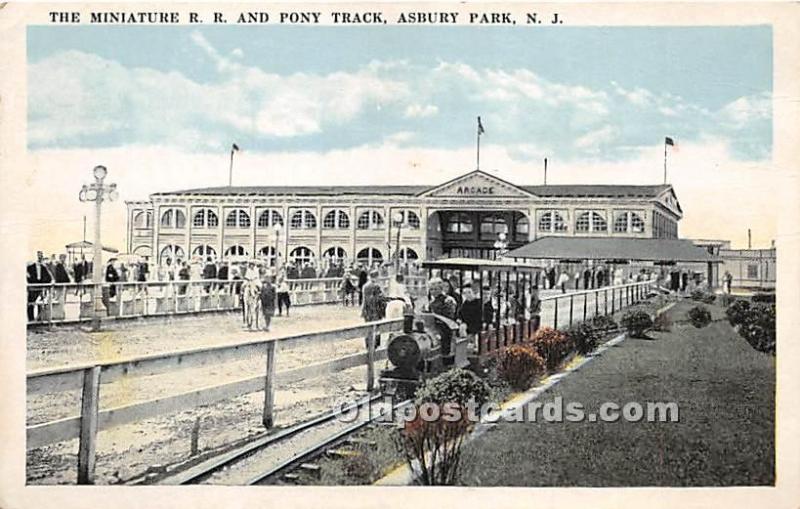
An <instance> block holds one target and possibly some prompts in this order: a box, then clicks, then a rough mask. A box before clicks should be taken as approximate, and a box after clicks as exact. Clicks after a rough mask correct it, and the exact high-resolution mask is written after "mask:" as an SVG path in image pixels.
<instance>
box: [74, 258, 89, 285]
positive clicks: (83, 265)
mask: <svg viewBox="0 0 800 509" xmlns="http://www.w3.org/2000/svg"><path fill="white" fill-rule="evenodd" d="M73 270H74V271H75V282H76V283H82V282H83V280H84V279H86V278H87V277H88V276H89V262H87V261H86V255H81V261H79V262H78V263H76V264H75V267H74V268H73Z"/></svg>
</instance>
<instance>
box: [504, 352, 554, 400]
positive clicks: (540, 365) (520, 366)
mask: <svg viewBox="0 0 800 509" xmlns="http://www.w3.org/2000/svg"><path fill="white" fill-rule="evenodd" d="M546 370H547V366H546V365H545V362H544V359H542V357H541V356H540V355H539V354H538V353H537V352H536V349H535V348H533V346H532V345H526V344H520V345H513V346H511V347H509V348H506V349H505V350H504V351H503V353H502V354H501V355H500V359H499V361H498V363H497V373H498V375H499V376H500V378H501V379H503V380H504V381H505V382H506V383H508V385H510V386H511V387H512V388H513V389H516V390H518V391H524V390H525V389H527V388H529V387H530V386H531V385H532V384H533V382H535V381H536V379H537V378H539V377H540V376H542V375H543V374H544V373H545V371H546Z"/></svg>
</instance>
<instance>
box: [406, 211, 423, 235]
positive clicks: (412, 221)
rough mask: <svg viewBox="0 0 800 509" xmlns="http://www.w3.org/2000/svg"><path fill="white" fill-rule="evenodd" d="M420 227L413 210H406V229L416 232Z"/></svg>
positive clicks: (417, 217)
mask: <svg viewBox="0 0 800 509" xmlns="http://www.w3.org/2000/svg"><path fill="white" fill-rule="evenodd" d="M419 225H420V221H419V216H418V215H417V213H416V212H414V211H413V210H406V227H407V228H411V229H412V230H418V229H419Z"/></svg>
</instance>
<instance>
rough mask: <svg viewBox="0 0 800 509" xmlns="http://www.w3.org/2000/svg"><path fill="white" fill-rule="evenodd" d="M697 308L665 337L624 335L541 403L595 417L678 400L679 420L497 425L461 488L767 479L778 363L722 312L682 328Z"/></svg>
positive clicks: (678, 314)
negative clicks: (574, 407)
mask: <svg viewBox="0 0 800 509" xmlns="http://www.w3.org/2000/svg"><path fill="white" fill-rule="evenodd" d="M694 305H696V303H694V302H687V301H683V302H679V303H678V304H677V305H676V306H675V307H674V308H673V309H671V310H670V311H669V312H668V315H669V316H670V317H671V318H672V320H673V322H674V325H673V327H672V331H671V332H663V333H651V336H652V339H651V340H642V339H627V340H626V341H624V342H623V343H621V344H620V345H618V346H616V347H614V348H611V349H609V350H608V351H607V352H605V353H604V354H603V355H602V356H601V357H599V358H598V359H595V360H594V361H593V362H592V363H590V364H589V365H587V366H586V367H584V368H583V369H582V370H581V371H580V372H578V373H575V374H573V375H572V376H570V377H568V378H566V379H565V380H564V381H563V382H561V383H560V384H559V385H557V386H556V387H555V388H554V389H552V390H551V391H548V392H547V393H546V394H544V395H543V396H541V397H540V398H539V401H541V402H542V403H547V402H552V401H554V400H555V398H556V397H561V398H562V399H563V402H564V404H565V405H566V404H567V403H568V402H579V403H581V404H583V406H584V408H585V409H586V410H587V411H589V412H596V411H597V409H598V408H599V407H600V405H601V404H602V403H604V402H609V401H610V402H615V403H618V404H620V405H624V404H625V403H627V402H639V403H642V404H645V403H646V402H648V401H662V402H668V401H674V402H676V403H677V404H678V405H679V408H680V422H678V423H646V422H644V421H643V422H640V423H633V422H625V421H624V420H623V419H621V420H620V421H618V422H614V423H611V422H599V421H598V422H595V423H592V422H580V423H573V422H567V421H565V422H562V423H548V422H544V421H543V420H541V419H540V420H539V421H537V422H526V423H500V424H498V426H497V427H496V428H494V429H493V430H491V431H490V432H488V433H486V434H485V435H483V436H481V437H480V438H478V439H476V440H475V441H473V442H471V443H469V444H468V445H467V446H465V452H464V458H465V460H466V459H467V458H469V460H467V461H465V462H464V463H462V471H461V481H460V484H462V485H467V486H739V485H767V486H769V485H773V484H774V482H775V454H774V448H775V358H774V357H771V356H768V355H765V354H762V353H760V352H757V351H755V350H753V349H752V348H751V347H750V346H749V345H748V344H747V342H745V341H744V340H743V339H742V338H741V337H739V336H738V335H737V334H736V332H735V331H734V330H733V329H732V328H731V327H730V325H729V324H728V323H727V322H725V321H723V320H719V319H720V318H721V317H722V309H721V308H719V307H716V306H706V307H708V308H709V309H710V310H712V316H713V317H714V318H716V319H717V320H718V321H715V322H713V323H712V324H711V325H709V326H708V327H706V328H703V329H696V328H694V327H692V326H691V325H688V324H686V323H677V322H678V320H685V316H686V312H687V311H688V309H689V308H691V307H692V306H694Z"/></svg>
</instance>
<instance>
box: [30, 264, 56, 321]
mask: <svg viewBox="0 0 800 509" xmlns="http://www.w3.org/2000/svg"><path fill="white" fill-rule="evenodd" d="M27 279H28V284H29V285H34V284H37V285H41V284H49V283H51V282H53V275H52V274H51V273H50V271H49V270H48V269H47V266H46V265H45V264H44V253H42V252H41V251H37V252H36V261H35V262H33V263H31V264H29V265H28V268H27ZM44 292H45V290H44V288H41V287H36V288H29V289H28V321H29V322H32V321H33V319H34V310H33V308H34V307H37V308H38V309H39V312H37V313H36V315H37V316H40V315H41V308H39V306H37V305H36V301H37V300H38V299H39V298H40V297H42V296H43V295H44Z"/></svg>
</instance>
